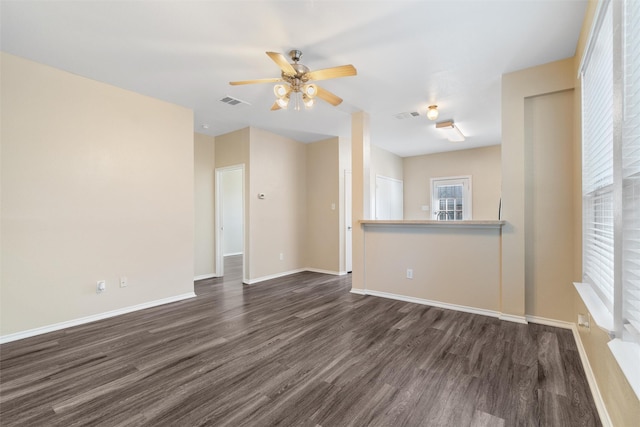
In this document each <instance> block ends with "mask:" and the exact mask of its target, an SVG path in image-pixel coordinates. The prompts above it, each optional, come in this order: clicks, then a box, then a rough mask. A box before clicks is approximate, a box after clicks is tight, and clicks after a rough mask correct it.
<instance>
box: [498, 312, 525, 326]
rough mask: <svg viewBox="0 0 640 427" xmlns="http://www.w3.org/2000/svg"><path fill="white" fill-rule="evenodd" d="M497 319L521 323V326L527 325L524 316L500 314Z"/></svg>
mask: <svg viewBox="0 0 640 427" xmlns="http://www.w3.org/2000/svg"><path fill="white" fill-rule="evenodd" d="M498 319H500V320H505V321H507V322H514V323H521V324H523V325H526V324H527V319H526V317H525V316H516V315H515V314H506V313H500V316H498Z"/></svg>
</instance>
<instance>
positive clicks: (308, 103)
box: [302, 93, 316, 108]
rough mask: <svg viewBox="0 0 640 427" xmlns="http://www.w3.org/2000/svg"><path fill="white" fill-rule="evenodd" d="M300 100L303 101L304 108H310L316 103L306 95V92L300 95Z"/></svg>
mask: <svg viewBox="0 0 640 427" xmlns="http://www.w3.org/2000/svg"><path fill="white" fill-rule="evenodd" d="M302 102H304V106H305V108H311V107H313V105H314V104H315V103H316V100H315V99H313V98H311V97H309V96H307V94H306V93H305V94H303V95H302Z"/></svg>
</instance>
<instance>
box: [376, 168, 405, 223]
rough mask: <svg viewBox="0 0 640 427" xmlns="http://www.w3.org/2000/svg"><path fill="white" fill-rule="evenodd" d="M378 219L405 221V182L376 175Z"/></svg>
mask: <svg viewBox="0 0 640 427" xmlns="http://www.w3.org/2000/svg"><path fill="white" fill-rule="evenodd" d="M375 213H376V216H375V218H376V219H403V216H404V212H403V182H402V180H399V179H393V178H389V177H386V176H382V175H376V200H375Z"/></svg>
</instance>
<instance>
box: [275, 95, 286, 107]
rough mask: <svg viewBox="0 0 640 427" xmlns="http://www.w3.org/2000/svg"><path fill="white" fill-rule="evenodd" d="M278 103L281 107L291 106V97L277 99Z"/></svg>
mask: <svg viewBox="0 0 640 427" xmlns="http://www.w3.org/2000/svg"><path fill="white" fill-rule="evenodd" d="M276 103H277V104H278V106H279V107H280V108H287V107H288V106H289V97H288V96H284V97H282V98H278V99H276Z"/></svg>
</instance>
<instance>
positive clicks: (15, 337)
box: [0, 292, 196, 344]
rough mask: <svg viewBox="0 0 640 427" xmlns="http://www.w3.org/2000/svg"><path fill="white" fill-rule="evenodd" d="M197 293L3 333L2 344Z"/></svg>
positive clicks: (187, 297)
mask: <svg viewBox="0 0 640 427" xmlns="http://www.w3.org/2000/svg"><path fill="white" fill-rule="evenodd" d="M195 296H196V294H195V293H193V292H189V293H186V294H182V295H176V296H173V297H169V298H163V299H159V300H155V301H149V302H145V303H142V304H137V305H132V306H129V307H124V308H119V309H117V310H111V311H106V312H104V313H98V314H94V315H91V316H87V317H81V318H79V319H73V320H67V321H65V322H60V323H55V324H53V325H47V326H42V327H40V328H34V329H29V330H27V331H22V332H16V333H13V334H9V335H3V336H1V337H0V344H4V343H8V342H11V341H17V340H21V339H24V338H29V337H34V336H36V335H41V334H46V333H47V332H54V331H59V330H60V329H66V328H71V327H73V326H79V325H84V324H85V323H91V322H95V321H96V320H102V319H108V318H109V317H114V316H119V315H121V314H127V313H131V312H134V311H139V310H144V309H145V308H151V307H157V306H159V305H164V304H169V303H172V302H177V301H182V300H185V299H189V298H194V297H195Z"/></svg>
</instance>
